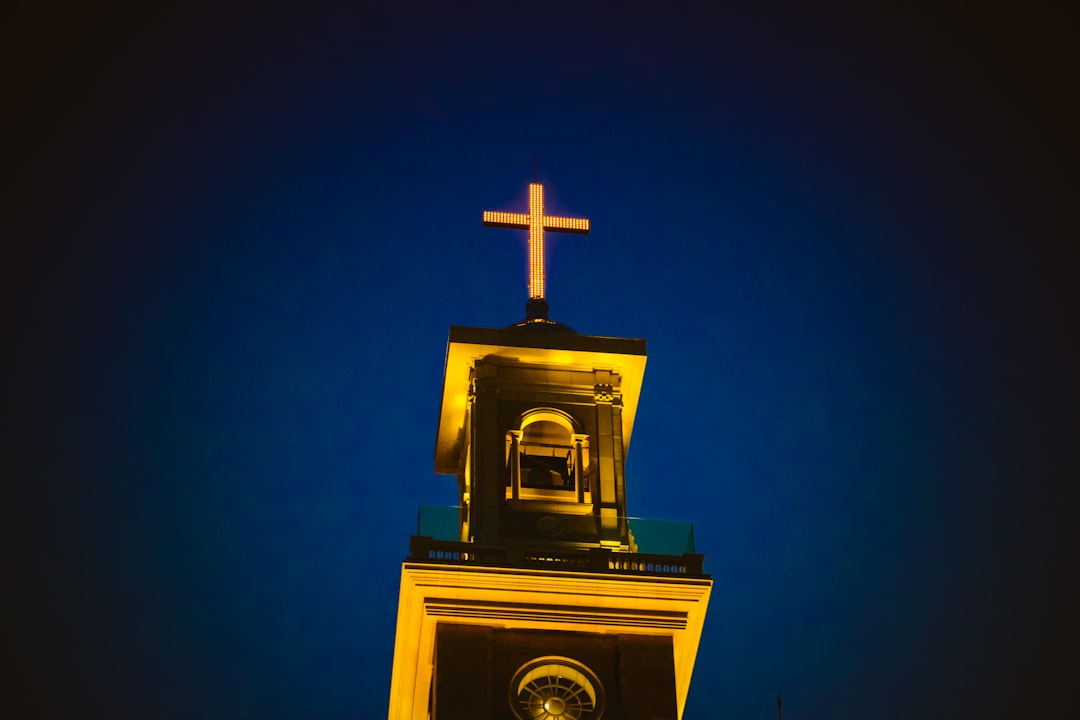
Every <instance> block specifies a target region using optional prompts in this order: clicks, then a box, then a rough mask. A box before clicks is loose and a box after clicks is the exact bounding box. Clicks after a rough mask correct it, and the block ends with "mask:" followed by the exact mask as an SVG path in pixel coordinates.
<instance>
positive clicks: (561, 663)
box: [510, 656, 604, 720]
mask: <svg viewBox="0 0 1080 720" xmlns="http://www.w3.org/2000/svg"><path fill="white" fill-rule="evenodd" d="M510 706H511V707H512V708H513V710H514V714H515V715H517V716H518V717H519V718H521V720H599V718H600V716H601V715H602V714H603V711H604V707H603V706H604V694H603V687H602V686H601V685H600V681H599V680H598V679H597V677H596V675H595V674H594V673H593V672H592V670H590V669H589V668H587V667H585V666H584V665H582V664H581V663H579V662H577V661H576V660H571V659H570V658H565V657H557V656H547V657H540V658H536V659H534V660H531V661H529V662H527V663H525V664H524V665H522V666H521V668H520V669H518V671H517V672H516V673H515V674H514V679H513V680H512V681H511V682H510Z"/></svg>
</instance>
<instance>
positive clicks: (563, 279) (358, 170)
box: [0, 3, 1080, 720]
mask: <svg viewBox="0 0 1080 720" xmlns="http://www.w3.org/2000/svg"><path fill="white" fill-rule="evenodd" d="M443 5H448V4H445V3H444V4H443ZM793 5H796V6H795V7H784V6H774V7H772V8H771V9H769V10H763V9H751V8H749V7H728V8H724V9H716V10H713V11H710V12H689V11H675V10H662V11H661V10H657V9H645V8H633V9H628V7H627V6H626V5H625V4H618V5H617V6H616V4H611V5H610V6H606V5H599V4H593V3H582V4H566V5H564V4H558V3H556V4H539V3H536V4H529V5H528V6H527V7H520V8H519V7H516V5H515V4H509V3H500V4H491V5H469V4H466V5H459V4H456V3H455V4H453V6H454V9H453V10H451V9H449V7H442V8H440V9H434V8H422V7H420V6H417V5H413V6H410V8H409V9H408V10H398V9H394V10H390V9H383V10H364V11H361V10H358V9H356V8H351V9H342V8H337V9H331V10H327V9H325V8H323V9H318V10H316V9H304V10H300V9H293V10H288V11H286V10H273V11H268V10H262V11H259V12H258V13H255V14H244V13H239V12H231V11H223V10H217V11H214V12H202V11H197V10H193V9H190V8H188V9H158V8H154V9H147V8H145V7H143V8H140V9H138V10H134V11H119V10H102V9H93V10H88V9H81V10H78V11H74V12H65V13H59V12H58V13H57V14H55V15H48V14H46V13H45V12H40V13H37V14H34V15H33V16H26V17H21V16H18V15H16V16H15V17H13V18H12V20H11V21H10V22H9V23H6V24H7V25H8V27H7V34H8V35H10V36H11V37H10V41H9V42H6V43H5V49H4V53H5V56H4V57H5V59H4V63H3V66H4V68H5V72H6V73H7V74H9V77H8V78H7V79H6V80H5V86H6V88H7V91H6V95H7V96H6V100H5V103H4V104H5V107H6V109H5V110H4V113H3V117H4V122H5V125H6V126H8V130H7V131H6V132H5V133H4V134H5V136H6V137H5V140H4V143H5V147H6V148H7V149H6V150H5V157H6V158H7V159H8V160H7V161H6V162H5V167H6V169H7V171H8V172H7V173H6V174H7V175H8V178H9V182H8V190H7V191H5V205H6V206H7V207H9V208H10V209H9V210H8V211H6V212H5V221H4V226H5V230H4V232H3V235H4V236H5V244H6V245H7V246H8V248H9V250H8V251H7V253H6V259H5V261H4V263H3V293H4V297H3V316H4V323H5V326H4V334H5V337H6V338H7V340H6V352H5V353H4V356H5V360H6V363H5V365H6V366H7V370H6V372H5V373H4V379H3V393H4V395H3V409H4V421H5V425H4V439H5V444H6V445H7V446H8V448H9V449H8V450H7V451H5V453H4V457H5V466H6V467H8V468H9V469H8V470H5V471H4V475H5V480H6V481H7V482H6V485H7V486H8V488H9V489H8V499H7V501H6V502H5V503H4V507H5V511H6V514H7V515H9V516H10V517H9V518H8V520H6V521H5V527H6V529H7V530H9V534H10V536H11V539H10V540H9V541H8V542H7V543H6V546H7V547H8V548H9V552H7V553H5V555H7V556H8V557H7V559H6V562H5V567H9V568H10V569H9V570H7V571H5V577H6V580H5V582H4V583H3V584H4V587H5V591H4V594H5V596H7V597H8V599H9V600H12V599H13V600H14V602H13V603H12V604H11V605H9V611H8V613H7V614H6V616H5V621H4V625H5V637H6V639H5V640H4V642H3V645H4V649H5V653H6V654H7V655H8V656H9V660H10V661H11V663H12V664H9V667H16V668H17V671H16V672H15V673H14V674H12V675H9V676H8V677H7V678H6V679H5V681H6V682H11V683H12V688H11V689H9V690H7V691H5V692H4V693H3V699H2V700H0V703H3V705H2V706H0V707H2V708H3V712H2V713H0V714H3V715H5V716H9V717H35V716H41V717H56V716H69V717H74V716H79V717H104V716H113V717H115V716H143V717H158V718H187V717H222V718H224V717H261V718H301V717H303V718H326V719H337V718H362V719H366V718H379V717H384V716H385V713H386V706H387V695H388V690H389V680H390V661H391V655H392V649H393V628H394V623H395V619H396V602H397V588H398V576H399V572H400V563H401V561H402V560H403V558H404V557H405V555H406V554H407V548H408V538H409V536H410V535H411V534H412V533H413V532H414V531H415V522H416V508H417V506H418V505H419V504H450V503H453V502H455V500H456V497H455V483H454V480H453V478H452V477H445V476H436V475H434V474H433V464H432V452H433V447H434V439H435V426H436V421H437V413H438V409H439V407H438V406H439V391H440V387H441V382H442V369H443V361H444V353H445V344H446V337H447V330H448V327H449V326H450V325H471V326H480V327H503V326H505V325H508V324H510V323H512V322H514V321H516V320H518V319H520V318H521V317H522V315H523V306H524V300H525V297H526V290H525V282H526V278H525V254H524V244H525V241H524V236H523V234H521V233H512V232H508V231H503V230H490V229H484V228H482V227H481V225H480V214H481V211H483V210H485V209H492V210H500V209H505V210H522V211H523V210H524V208H525V206H526V184H527V183H528V182H529V181H530V180H531V179H532V175H533V157H534V154H538V155H539V168H540V171H539V173H540V179H541V180H542V181H544V182H545V183H546V188H547V198H548V208H549V210H550V211H552V212H557V213H560V214H574V215H583V216H587V217H589V218H591V219H592V221H593V233H592V235H591V236H589V237H577V236H554V237H553V238H552V242H551V244H550V255H549V263H548V277H549V281H548V296H549V299H550V302H551V306H552V315H553V317H554V318H555V319H557V320H560V321H562V322H564V323H566V324H568V325H570V326H572V327H574V328H576V329H577V330H579V331H580V332H584V333H588V334H595V335H618V336H628V337H644V338H646V339H647V340H648V342H649V353H650V357H649V363H648V367H647V371H646V377H645V385H644V390H643V396H642V400H641V406H640V411H639V415H638V420H637V425H636V428H635V432H634V443H633V447H632V449H631V452H630V456H629V463H628V467H627V484H628V493H629V505H630V510H631V512H632V514H634V515H637V516H643V517H652V518H659V519H677V520H691V521H693V522H694V523H695V528H696V537H697V542H698V548H699V551H701V552H703V553H705V555H706V570H707V571H708V572H710V573H711V574H712V576H713V578H714V580H715V583H716V584H715V588H714V594H713V599H712V603H711V605H710V609H709V616H708V621H707V625H706V629H705V633H704V636H703V639H702V646H701V651H700V654H699V658H698V665H697V668H696V671H695V676H694V682H693V686H692V688H691V694H690V698H689V701H688V704H687V712H686V717H687V718H688V719H691V720H695V719H696V720H701V719H704V718H770V717H775V715H774V713H775V697H776V694H777V693H778V692H782V693H783V694H784V697H785V712H786V717H788V718H789V720H790V719H792V718H795V719H798V718H804V719H808V718H840V719H844V718H856V717H858V718H865V717H881V718H927V717H975V716H979V717H1010V716H1035V715H1036V714H1038V713H1039V712H1048V711H1051V710H1057V711H1060V710H1063V709H1064V708H1066V707H1071V706H1072V701H1071V699H1070V697H1069V693H1070V692H1071V691H1072V690H1073V686H1074V685H1075V680H1076V677H1078V676H1080V667H1078V665H1080V663H1078V660H1077V649H1076V648H1077V643H1078V637H1077V627H1076V619H1075V608H1076V607H1077V606H1078V601H1080V598H1078V597H1077V592H1076V590H1075V587H1076V585H1077V580H1078V578H1077V570H1076V567H1077V565H1078V562H1077V560H1078V559H1077V552H1076V550H1075V548H1076V547H1077V545H1078V543H1077V541H1078V539H1080V538H1078V537H1077V535H1078V531H1077V507H1078V503H1077V491H1076V485H1077V479H1078V477H1080V472H1078V463H1077V450H1076V444H1077V437H1078V430H1080V423H1078V422H1077V415H1076V407H1077V403H1078V399H1080V398H1078V396H1077V383H1076V373H1077V367H1078V366H1080V357H1078V355H1080V353H1078V351H1077V344H1078V342H1077V340H1078V338H1077V314H1076V312H1075V310H1074V309H1073V308H1072V304H1073V303H1075V302H1076V301H1077V297H1076V296H1077V293H1076V292H1075V291H1074V289H1073V285H1074V284H1075V282H1076V275H1077V264H1076V262H1075V258H1076V255H1075V251H1074V249H1073V248H1074V246H1075V244H1076V240H1077V237H1078V233H1077V231H1076V225H1077V224H1076V221H1075V219H1074V217H1073V215H1074V214H1075V205H1076V197H1077V194H1076V191H1077V181H1076V167H1077V152H1076V143H1075V130H1076V127H1077V126H1078V120H1080V118H1078V115H1077V113H1076V108H1075V94H1076V90H1075V88H1076V75H1075V71H1073V70H1071V69H1070V68H1071V67H1072V63H1073V62H1074V61H1076V57H1075V51H1073V50H1071V49H1069V48H1068V45H1069V44H1074V40H1073V39H1072V38H1071V37H1067V33H1066V31H1065V27H1067V26H1066V25H1064V24H1063V19H1062V18H1055V17H1050V16H1042V15H1039V14H1038V13H1033V14H1029V15H1025V16H1023V17H1020V16H1016V15H1013V14H1011V13H1008V12H1004V11H1002V12H998V11H996V10H990V9H986V8H983V9H982V10H981V12H980V14H979V15H970V14H967V13H964V12H959V11H951V10H942V9H941V8H938V9H935V10H934V11H933V12H927V13H925V14H923V13H921V12H917V11H907V12H869V11H866V10H857V9H846V10H840V9H835V8H834V9H822V8H820V7H819V8H818V9H815V10H813V11H810V10H807V9H805V8H802V7H801V6H802V5H803V4H793ZM12 607H13V610H12V609H10V608H12ZM9 708H10V709H9Z"/></svg>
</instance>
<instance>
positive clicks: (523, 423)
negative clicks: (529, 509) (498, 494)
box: [506, 407, 591, 503]
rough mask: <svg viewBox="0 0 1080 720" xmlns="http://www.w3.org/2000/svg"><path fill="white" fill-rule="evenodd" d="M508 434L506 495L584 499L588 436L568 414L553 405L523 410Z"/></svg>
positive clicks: (562, 500) (514, 496)
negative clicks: (514, 426)
mask: <svg viewBox="0 0 1080 720" xmlns="http://www.w3.org/2000/svg"><path fill="white" fill-rule="evenodd" d="M515 425H516V428H512V429H510V430H508V431H507V433H506V455H507V457H506V461H507V464H506V470H507V476H506V477H507V482H506V485H507V498H508V499H513V500H518V499H533V500H541V499H547V500H557V501H561V502H579V503H580V502H584V501H585V500H586V495H588V496H589V497H590V501H591V493H589V491H588V476H587V470H588V462H589V459H588V442H589V440H588V436H587V435H585V434H583V433H582V432H581V425H580V423H579V422H578V421H577V420H576V419H575V418H574V417H573V416H572V415H570V414H569V413H567V412H564V411H562V410H557V409H555V408H552V407H537V408H532V409H530V410H526V411H525V412H523V413H522V414H521V415H520V416H519V417H518V419H517V422H516V423H515Z"/></svg>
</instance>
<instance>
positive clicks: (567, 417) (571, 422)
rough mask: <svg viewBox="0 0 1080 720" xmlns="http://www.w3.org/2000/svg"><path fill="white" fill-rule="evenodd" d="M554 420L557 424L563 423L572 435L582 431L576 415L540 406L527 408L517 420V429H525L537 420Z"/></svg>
mask: <svg viewBox="0 0 1080 720" xmlns="http://www.w3.org/2000/svg"><path fill="white" fill-rule="evenodd" d="M545 420H546V421H548V422H553V423H555V424H556V425H561V426H562V427H563V428H565V429H566V432H568V433H569V434H571V435H575V434H578V433H580V432H581V426H580V424H579V423H578V421H577V420H576V419H574V417H573V416H572V415H571V414H570V413H567V412H563V411H562V410H556V409H555V408H550V407H538V408H532V409H531V410H526V411H525V412H523V413H521V416H520V417H519V418H518V421H517V428H516V429H517V430H524V429H525V428H526V426H528V425H532V424H533V423H535V422H542V421H545Z"/></svg>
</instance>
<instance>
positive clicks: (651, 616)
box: [389, 183, 712, 720]
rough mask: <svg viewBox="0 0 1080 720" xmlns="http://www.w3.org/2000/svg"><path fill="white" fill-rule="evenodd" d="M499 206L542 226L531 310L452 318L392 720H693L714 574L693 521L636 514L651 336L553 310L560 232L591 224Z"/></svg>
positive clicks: (536, 198)
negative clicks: (609, 330) (638, 424)
mask: <svg viewBox="0 0 1080 720" xmlns="http://www.w3.org/2000/svg"><path fill="white" fill-rule="evenodd" d="M529 198H530V202H529V213H528V214H519V213H506V212H485V213H484V217H483V219H484V225H485V226H489V227H503V228H520V229H527V230H528V231H529V248H530V249H529V257H530V262H529V295H530V297H529V300H528V303H527V305H526V318H525V319H524V320H522V321H521V322H519V323H516V324H514V325H512V326H510V327H508V328H505V329H481V328H466V327H452V328H451V329H450V339H449V345H448V348H447V355H446V371H445V377H444V381H443V391H442V409H441V412H440V416H439V427H438V433H437V440H436V447H435V471H436V472H437V473H442V474H447V475H454V476H456V478H457V484H458V497H459V503H458V506H457V507H456V508H444V509H435V508H421V512H420V523H419V524H420V527H419V528H418V530H417V534H416V535H415V536H413V538H412V541H411V543H410V555H409V557H408V559H406V561H405V562H404V564H403V566H402V579H401V591H400V593H401V594H400V598H399V606H398V622H397V634H396V646H395V651H394V667H393V672H392V680H391V692H390V714H389V717H390V719H391V720H428V719H430V720H458V719H461V720H465V719H466V718H468V719H469V720H473V719H475V718H491V719H492V720H600V718H606V719H607V720H639V719H640V720H656V719H660V718H672V719H675V718H680V717H681V716H682V710H683V706H684V703H685V701H686V695H687V691H688V689H689V685H690V676H691V673H692V671H693V665H694V659H695V657H696V654H697V647H698V641H699V639H700V635H701V630H702V626H703V624H704V619H705V610H706V607H707V605H708V599H709V593H710V591H711V588H712V580H711V579H710V578H709V577H708V576H707V575H705V574H704V573H703V572H702V556H701V555H697V554H695V553H694V547H693V530H692V526H691V525H689V524H688V523H661V522H657V521H648V520H641V519H637V518H632V517H630V516H629V515H628V513H627V497H626V496H627V483H626V476H625V460H626V454H627V451H628V449H629V446H630V436H631V432H632V430H633V426H634V418H635V415H636V412H637V407H638V398H639V396H640V393H641V385H642V379H643V376H644V371H645V360H646V352H645V341H644V340H640V339H630V338H611V337H598V336H589V335H581V334H578V333H576V332H574V331H573V330H571V329H570V328H568V327H566V326H565V325H562V324H561V323H557V322H555V321H553V320H551V319H550V318H549V317H548V305H547V301H546V298H545V297H544V281H545V275H544V269H543V268H544V247H543V245H544V243H543V238H544V231H545V230H550V231H557V232H574V233H580V234H587V233H588V232H589V230H590V226H589V221H588V220H585V219H578V218H562V217H552V216H547V215H545V214H544V207H543V186H542V185H540V184H539V183H533V184H531V185H530V186H529Z"/></svg>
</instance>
